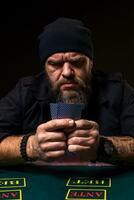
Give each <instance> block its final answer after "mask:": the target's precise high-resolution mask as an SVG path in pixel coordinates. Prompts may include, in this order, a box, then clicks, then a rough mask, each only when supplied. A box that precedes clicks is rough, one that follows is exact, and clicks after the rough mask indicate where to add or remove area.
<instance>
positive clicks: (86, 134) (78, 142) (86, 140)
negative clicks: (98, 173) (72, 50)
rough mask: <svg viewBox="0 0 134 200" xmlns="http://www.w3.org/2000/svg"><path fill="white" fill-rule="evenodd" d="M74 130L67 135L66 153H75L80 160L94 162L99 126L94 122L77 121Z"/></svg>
mask: <svg viewBox="0 0 134 200" xmlns="http://www.w3.org/2000/svg"><path fill="white" fill-rule="evenodd" d="M75 126H76V128H75V130H74V131H72V132H71V133H70V134H68V140H67V145H68V151H70V152H74V153H77V155H80V157H81V159H82V160H86V161H89V160H95V159H96V157H97V150H98V146H99V125H98V124H97V123H96V122H94V121H88V120H83V119H81V120H77V121H75Z"/></svg>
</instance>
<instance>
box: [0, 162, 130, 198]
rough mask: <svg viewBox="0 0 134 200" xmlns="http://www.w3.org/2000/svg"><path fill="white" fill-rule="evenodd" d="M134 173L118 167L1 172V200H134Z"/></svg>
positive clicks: (25, 168) (8, 169)
mask: <svg viewBox="0 0 134 200" xmlns="http://www.w3.org/2000/svg"><path fill="white" fill-rule="evenodd" d="M133 194H134V170H133V168H132V167H131V168H130V167H129V168H128V167H127V168H126V167H117V166H96V165H94V166H93V165H92V166H33V165H26V166H25V165H24V166H16V167H6V168H1V169H0V199H10V200H11V199H15V200H20V199H21V200H22V199H23V200H82V199H84V200H92V199H97V200H127V199H134V196H133Z"/></svg>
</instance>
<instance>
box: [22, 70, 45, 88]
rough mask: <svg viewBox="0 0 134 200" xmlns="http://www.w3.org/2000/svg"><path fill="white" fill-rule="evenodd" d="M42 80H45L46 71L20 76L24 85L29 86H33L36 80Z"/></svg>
mask: <svg viewBox="0 0 134 200" xmlns="http://www.w3.org/2000/svg"><path fill="white" fill-rule="evenodd" d="M38 81H39V82H40V81H44V73H43V72H41V73H38V74H36V75H31V76H24V77H22V78H20V80H19V82H20V83H21V84H22V85H23V86H24V87H29V86H32V85H33V84H34V83H35V82H38Z"/></svg>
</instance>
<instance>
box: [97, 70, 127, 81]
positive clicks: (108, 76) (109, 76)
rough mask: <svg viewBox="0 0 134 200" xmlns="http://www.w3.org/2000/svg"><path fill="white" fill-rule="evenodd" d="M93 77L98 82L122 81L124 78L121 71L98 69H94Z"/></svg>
mask: <svg viewBox="0 0 134 200" xmlns="http://www.w3.org/2000/svg"><path fill="white" fill-rule="evenodd" d="M93 77H94V79H95V80H98V81H99V82H122V81H123V80H124V77H123V74H122V73H121V72H110V73H108V72H103V71H100V70H95V71H94V73H93Z"/></svg>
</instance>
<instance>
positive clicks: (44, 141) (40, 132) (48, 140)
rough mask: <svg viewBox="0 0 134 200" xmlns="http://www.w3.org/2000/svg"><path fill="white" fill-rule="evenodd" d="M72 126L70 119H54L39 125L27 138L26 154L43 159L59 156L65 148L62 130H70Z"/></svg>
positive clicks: (72, 122)
mask: <svg viewBox="0 0 134 200" xmlns="http://www.w3.org/2000/svg"><path fill="white" fill-rule="evenodd" d="M74 126H75V122H74V121H73V120H71V119H56V120H51V121H49V122H46V123H44V124H41V125H39V126H38V128H37V131H36V134H35V135H33V136H31V137H30V138H29V140H28V145H27V154H28V156H30V157H33V158H35V157H36V158H37V159H39V160H44V161H53V160H56V159H58V158H60V157H61V156H63V155H64V153H65V151H66V149H67V146H66V134H65V133H64V130H66V131H67V130H71V129H73V127H74Z"/></svg>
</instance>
